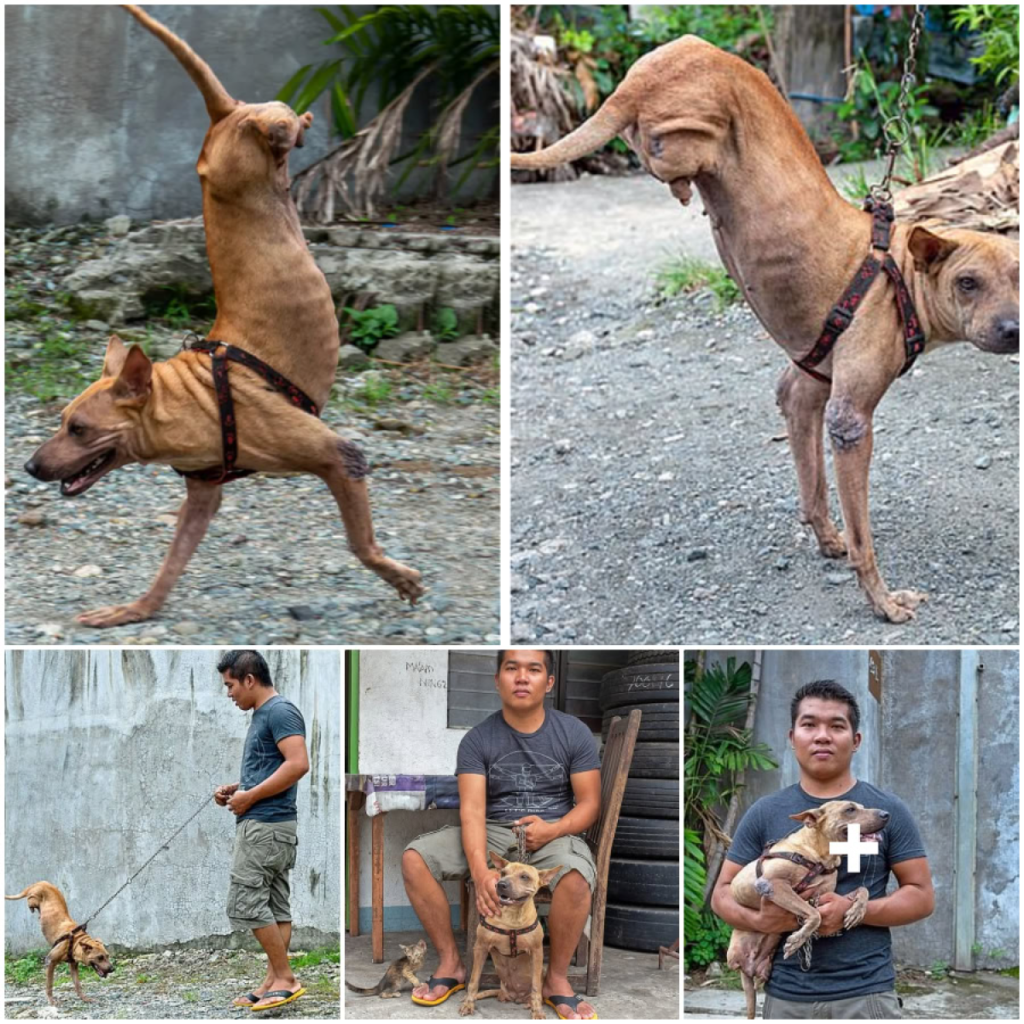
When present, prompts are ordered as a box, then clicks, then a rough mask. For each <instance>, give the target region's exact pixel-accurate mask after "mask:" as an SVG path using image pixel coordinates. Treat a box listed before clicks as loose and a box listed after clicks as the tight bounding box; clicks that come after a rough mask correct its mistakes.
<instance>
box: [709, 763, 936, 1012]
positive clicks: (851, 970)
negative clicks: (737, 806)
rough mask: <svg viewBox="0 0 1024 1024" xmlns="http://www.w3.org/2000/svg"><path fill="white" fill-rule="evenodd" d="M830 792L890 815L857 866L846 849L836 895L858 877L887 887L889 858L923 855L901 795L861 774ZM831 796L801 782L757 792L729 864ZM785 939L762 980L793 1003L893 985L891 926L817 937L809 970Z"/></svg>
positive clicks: (757, 850) (874, 889)
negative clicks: (787, 949) (852, 869)
mask: <svg viewBox="0 0 1024 1024" xmlns="http://www.w3.org/2000/svg"><path fill="white" fill-rule="evenodd" d="M828 800H855V801H856V802H857V803H859V804H863V805H864V806H865V807H876V808H879V809H881V810H883V811H888V812H889V814H890V818H889V821H888V823H887V824H886V826H885V828H884V829H882V831H881V832H880V833H879V836H880V840H879V843H878V853H877V854H872V855H870V856H862V857H861V861H860V866H861V870H860V874H857V875H851V874H849V873H848V872H847V869H846V865H847V860H846V857H845V856H844V857H843V858H842V860H841V862H840V864H839V873H838V876H837V881H836V892H837V893H839V895H840V896H845V895H846V894H847V893H850V892H852V891H853V890H854V889H857V888H859V887H860V886H862V885H863V886H864V887H865V888H866V889H867V890H868V898H869V899H872V900H877V899H880V898H881V897H883V896H884V895H885V891H886V887H887V885H888V882H889V870H890V868H891V867H892V866H893V865H894V864H899V862H900V861H903V860H911V859H913V858H915V857H924V856H925V850H924V844H923V843H922V842H921V836H920V834H919V833H918V831H917V825H915V824H914V819H913V818H912V817H911V815H910V811H909V810H907V805H906V804H904V803H903V801H902V800H900V799H899V798H898V797H895V796H893V795H892V794H891V793H886V792H885V791H884V790H881V789H879V788H878V787H877V786H872V785H871V783H870V782H863V781H861V780H860V779H858V780H857V782H856V783H855V785H854V787H853V789H851V790H849V791H847V792H846V793H843V794H842V796H833V797H829V798H828ZM828 800H826V799H825V798H823V797H815V796H808V795H807V794H806V793H805V792H804V791H803V790H802V789H801V788H800V785H799V784H798V783H794V784H793V785H792V786H787V787H786V789H783V790H781V791H780V792H778V793H773V794H772V795H771V796H764V797H761V799H760V800H758V801H756V802H755V803H754V804H753V805H752V806H751V808H750V810H748V811H747V813H746V814H744V815H743V820H742V821H741V822H740V823H739V827H738V828H737V829H736V833H735V835H734V836H733V840H732V846H730V847H729V852H728V853H727V854H726V856H727V857H728V858H729V860H731V861H732V862H733V863H734V864H749V863H750V861H752V860H757V858H758V857H760V856H761V852H762V851H763V850H764V848H765V846H766V845H767V844H768V843H774V842H776V841H777V840H779V839H783V838H784V837H785V836H788V835H790V834H791V833H793V832H797V831H798V830H799V829H800V828H802V827H803V826H802V825H801V824H800V823H799V822H797V821H793V820H792V819H791V818H790V817H789V815H791V814H799V813H800V812H801V811H806V810H809V809H810V808H812V807H820V806H821V805H822V804H824V803H827V802H828ZM782 946H783V943H782V942H780V943H779V945H778V948H777V949H776V950H775V959H774V960H773V961H772V974H771V977H770V978H769V979H768V984H767V985H766V986H765V991H766V992H767V993H768V994H769V995H772V996H775V997H776V999H789V1000H792V1001H793V1002H796V1003H813V1002H817V1001H819V1000H833V999H851V998H853V997H854V996H866V995H870V994H871V993H873V992H891V991H893V988H894V986H895V983H896V972H895V970H894V968H893V963H892V938H891V936H890V934H889V929H888V928H878V927H876V926H874V925H865V924H861V925H858V926H857V927H856V928H854V929H853V930H852V931H849V932H843V933H841V934H839V935H836V936H832V937H828V938H818V939H815V941H814V945H813V949H812V950H811V968H810V970H809V971H804V970H803V969H802V968H801V959H802V958H801V956H800V955H799V954H798V955H796V956H792V957H790V958H789V959H788V960H784V959H783V958H782Z"/></svg>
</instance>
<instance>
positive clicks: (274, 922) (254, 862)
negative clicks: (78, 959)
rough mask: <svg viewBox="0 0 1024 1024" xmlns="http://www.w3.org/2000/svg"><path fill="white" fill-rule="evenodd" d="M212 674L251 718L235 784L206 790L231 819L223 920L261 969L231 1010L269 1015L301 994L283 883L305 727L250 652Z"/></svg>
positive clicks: (292, 847)
mask: <svg viewBox="0 0 1024 1024" xmlns="http://www.w3.org/2000/svg"><path fill="white" fill-rule="evenodd" d="M217 671H218V672H220V674H221V678H222V679H223V680H224V686H225V688H226V690H227V695H228V698H229V699H230V700H231V701H232V702H233V703H234V704H235V706H236V707H237V708H238V709H239V710H241V711H251V712H252V713H253V714H252V721H251V722H250V723H249V731H248V733H246V737H245V746H244V747H243V752H242V776H241V779H242V781H241V782H236V783H233V784H232V785H229V786H218V787H217V789H216V790H215V791H214V800H215V801H216V802H217V804H219V805H220V806H221V807H227V808H228V810H229V811H231V813H232V814H234V815H235V817H236V819H237V824H236V828H235V849H234V854H233V857H232V861H231V886H230V888H229V890H228V908H227V913H228V919H229V920H230V921H231V924H232V925H233V926H234V927H235V928H242V929H248V930H251V931H252V933H253V935H255V936H256V939H257V940H258V942H259V944H260V945H261V946H262V947H263V949H264V952H266V954H267V962H268V966H267V973H266V976H265V977H264V979H263V981H262V983H261V984H260V985H259V986H257V987H256V988H254V989H253V990H252V991H251V992H248V993H246V994H245V995H240V996H239V997H238V998H237V999H235V1001H234V1005H235V1006H237V1007H240V1008H251V1009H254V1010H269V1009H272V1008H274V1007H277V1006H284V1005H285V1003H290V1002H293V1001H294V1000H296V999H298V998H299V997H300V996H301V995H302V994H303V993H304V992H305V991H306V990H305V989H304V988H303V987H302V983H301V982H300V981H299V979H298V978H296V977H295V975H294V974H293V973H292V969H291V965H290V964H289V962H288V944H289V942H290V941H291V937H292V915H291V901H290V897H291V891H290V888H289V883H288V879H289V872H290V871H291V869H292V868H293V867H294V866H295V854H296V850H297V848H298V842H299V838H298V821H297V814H296V809H295V791H296V787H297V786H298V782H299V779H301V778H302V776H303V775H305V774H306V772H308V771H309V757H308V755H307V753H306V725H305V722H303V720H302V714H301V713H300V711H299V709H298V708H297V707H296V706H295V705H294V704H293V703H292V702H291V701H290V700H288V699H287V698H286V697H282V696H281V695H280V694H279V693H278V692H277V690H275V689H274V684H273V682H272V680H271V678H270V669H269V667H268V666H267V663H266V661H265V660H264V659H263V656H262V655H261V654H260V653H259V652H258V651H228V653H227V654H225V655H224V656H223V657H222V658H221V660H220V662H219V663H218V665H217Z"/></svg>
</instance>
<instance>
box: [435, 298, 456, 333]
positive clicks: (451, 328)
mask: <svg viewBox="0 0 1024 1024" xmlns="http://www.w3.org/2000/svg"><path fill="white" fill-rule="evenodd" d="M432 331H433V334H434V337H435V338H438V339H440V340H441V341H454V340H455V339H456V338H457V337H458V336H459V318H458V317H457V316H456V315H455V310H454V309H452V308H451V306H442V307H441V308H440V309H439V310H438V311H437V313H435V314H434V323H433V326H432Z"/></svg>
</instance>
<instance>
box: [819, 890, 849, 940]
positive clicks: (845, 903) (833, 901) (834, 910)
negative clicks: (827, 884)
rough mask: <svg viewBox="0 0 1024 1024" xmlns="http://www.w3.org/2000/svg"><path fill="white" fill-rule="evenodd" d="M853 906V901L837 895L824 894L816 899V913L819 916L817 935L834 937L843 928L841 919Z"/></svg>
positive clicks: (832, 893) (831, 893)
mask: <svg viewBox="0 0 1024 1024" xmlns="http://www.w3.org/2000/svg"><path fill="white" fill-rule="evenodd" d="M852 906H853V900H851V899H849V898H848V897H846V896H840V895H839V894H838V893H834V892H826V893H822V895H821V896H819V897H818V913H819V914H821V925H820V926H819V927H818V934H819V935H835V933H836V932H838V931H841V930H842V927H843V917H844V916H845V914H846V912H847V911H848V910H849V909H850V907H852Z"/></svg>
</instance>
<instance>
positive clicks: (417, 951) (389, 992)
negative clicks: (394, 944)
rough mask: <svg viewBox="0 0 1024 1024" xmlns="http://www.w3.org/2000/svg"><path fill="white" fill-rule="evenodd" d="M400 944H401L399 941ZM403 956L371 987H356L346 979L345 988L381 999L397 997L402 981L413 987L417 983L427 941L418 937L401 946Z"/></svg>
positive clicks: (424, 957)
mask: <svg viewBox="0 0 1024 1024" xmlns="http://www.w3.org/2000/svg"><path fill="white" fill-rule="evenodd" d="M399 945H400V946H401V945H402V944H401V943H399ZM402 949H403V950H404V952H405V956H400V957H399V958H398V959H397V960H396V961H395V962H394V963H393V964H392V965H391V966H390V967H389V968H388V969H387V970H386V971H385V972H384V977H383V978H381V979H380V981H378V982H377V984H376V985H374V986H373V988H356V987H355V985H352V984H351V983H349V982H348V981H346V982H345V988H347V989H349V990H350V991H352V992H357V993H358V994H359V995H361V996H380V997H381V999H397V998H398V994H399V993H400V992H401V990H402V982H404V981H408V982H411V983H412V987H413V988H415V987H416V986H417V985H418V984H419V983H420V980H419V978H417V977H416V971H418V970H419V969H420V968H421V967H422V966H423V961H424V960H425V959H426V956H427V941H426V939H420V941H419V942H417V943H416V945H415V946H402Z"/></svg>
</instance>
